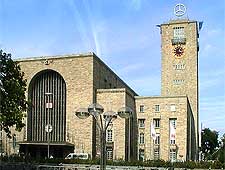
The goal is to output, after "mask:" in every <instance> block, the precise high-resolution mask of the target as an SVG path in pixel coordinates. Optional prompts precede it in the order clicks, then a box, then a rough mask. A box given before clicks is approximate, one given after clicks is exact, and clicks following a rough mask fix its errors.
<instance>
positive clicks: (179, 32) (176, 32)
mask: <svg viewBox="0 0 225 170" xmlns="http://www.w3.org/2000/svg"><path fill="white" fill-rule="evenodd" d="M173 38H174V39H182V38H185V35H184V27H174V28H173Z"/></svg>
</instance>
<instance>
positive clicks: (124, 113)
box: [118, 106, 133, 119]
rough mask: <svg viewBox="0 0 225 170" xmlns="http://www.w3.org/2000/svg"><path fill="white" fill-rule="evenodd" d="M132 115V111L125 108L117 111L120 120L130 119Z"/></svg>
mask: <svg viewBox="0 0 225 170" xmlns="http://www.w3.org/2000/svg"><path fill="white" fill-rule="evenodd" d="M132 113H133V111H132V109H131V108H129V107H127V106H125V107H122V108H120V109H119V110H118V115H119V116H120V117H121V118H125V119H128V118H130V117H132Z"/></svg>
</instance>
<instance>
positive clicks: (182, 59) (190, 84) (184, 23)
mask: <svg viewBox="0 0 225 170" xmlns="http://www.w3.org/2000/svg"><path fill="white" fill-rule="evenodd" d="M175 29H177V30H179V29H180V32H178V34H179V35H178V37H179V36H181V37H182V38H181V39H183V40H184V41H181V42H179V41H178V43H176V42H173V41H174V40H176V37H175V35H174V34H176V33H175ZM181 29H183V32H182V31H181ZM198 37H199V34H198V23H197V21H190V20H187V19H186V20H172V21H170V22H168V23H165V24H162V25H161V54H162V71H161V95H162V96H174V95H187V96H188V99H189V101H190V105H191V109H192V113H193V115H194V121H195V124H194V125H195V136H196V138H195V142H196V145H195V146H196V150H197V149H198V129H199V128H198V127H199V124H198V122H199V115H198V107H199V106H198V102H199V100H198V49H199V46H198ZM177 46H180V47H181V48H182V49H183V53H182V55H180V56H176V54H175V48H176V47H177Z"/></svg>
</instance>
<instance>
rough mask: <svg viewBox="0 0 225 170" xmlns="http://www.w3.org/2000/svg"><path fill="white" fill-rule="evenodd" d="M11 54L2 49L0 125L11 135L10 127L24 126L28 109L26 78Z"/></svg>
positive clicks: (0, 65)
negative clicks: (25, 113) (24, 118)
mask: <svg viewBox="0 0 225 170" xmlns="http://www.w3.org/2000/svg"><path fill="white" fill-rule="evenodd" d="M23 76H24V73H23V72H22V71H21V69H20V66H19V65H18V64H17V62H14V61H13V60H12V59H11V54H6V53H3V51H2V50H0V126H1V128H2V129H3V130H4V131H5V132H6V133H7V136H8V137H11V136H10V134H11V131H10V127H12V126H15V129H16V130H17V131H20V130H21V129H22V128H23V127H24V125H25V124H24V123H23V117H24V112H25V111H26V110H27V101H26V97H25V91H26V80H24V79H23Z"/></svg>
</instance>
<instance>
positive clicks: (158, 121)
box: [153, 119, 160, 128]
mask: <svg viewBox="0 0 225 170" xmlns="http://www.w3.org/2000/svg"><path fill="white" fill-rule="evenodd" d="M153 123H154V126H155V128H160V119H153Z"/></svg>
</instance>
